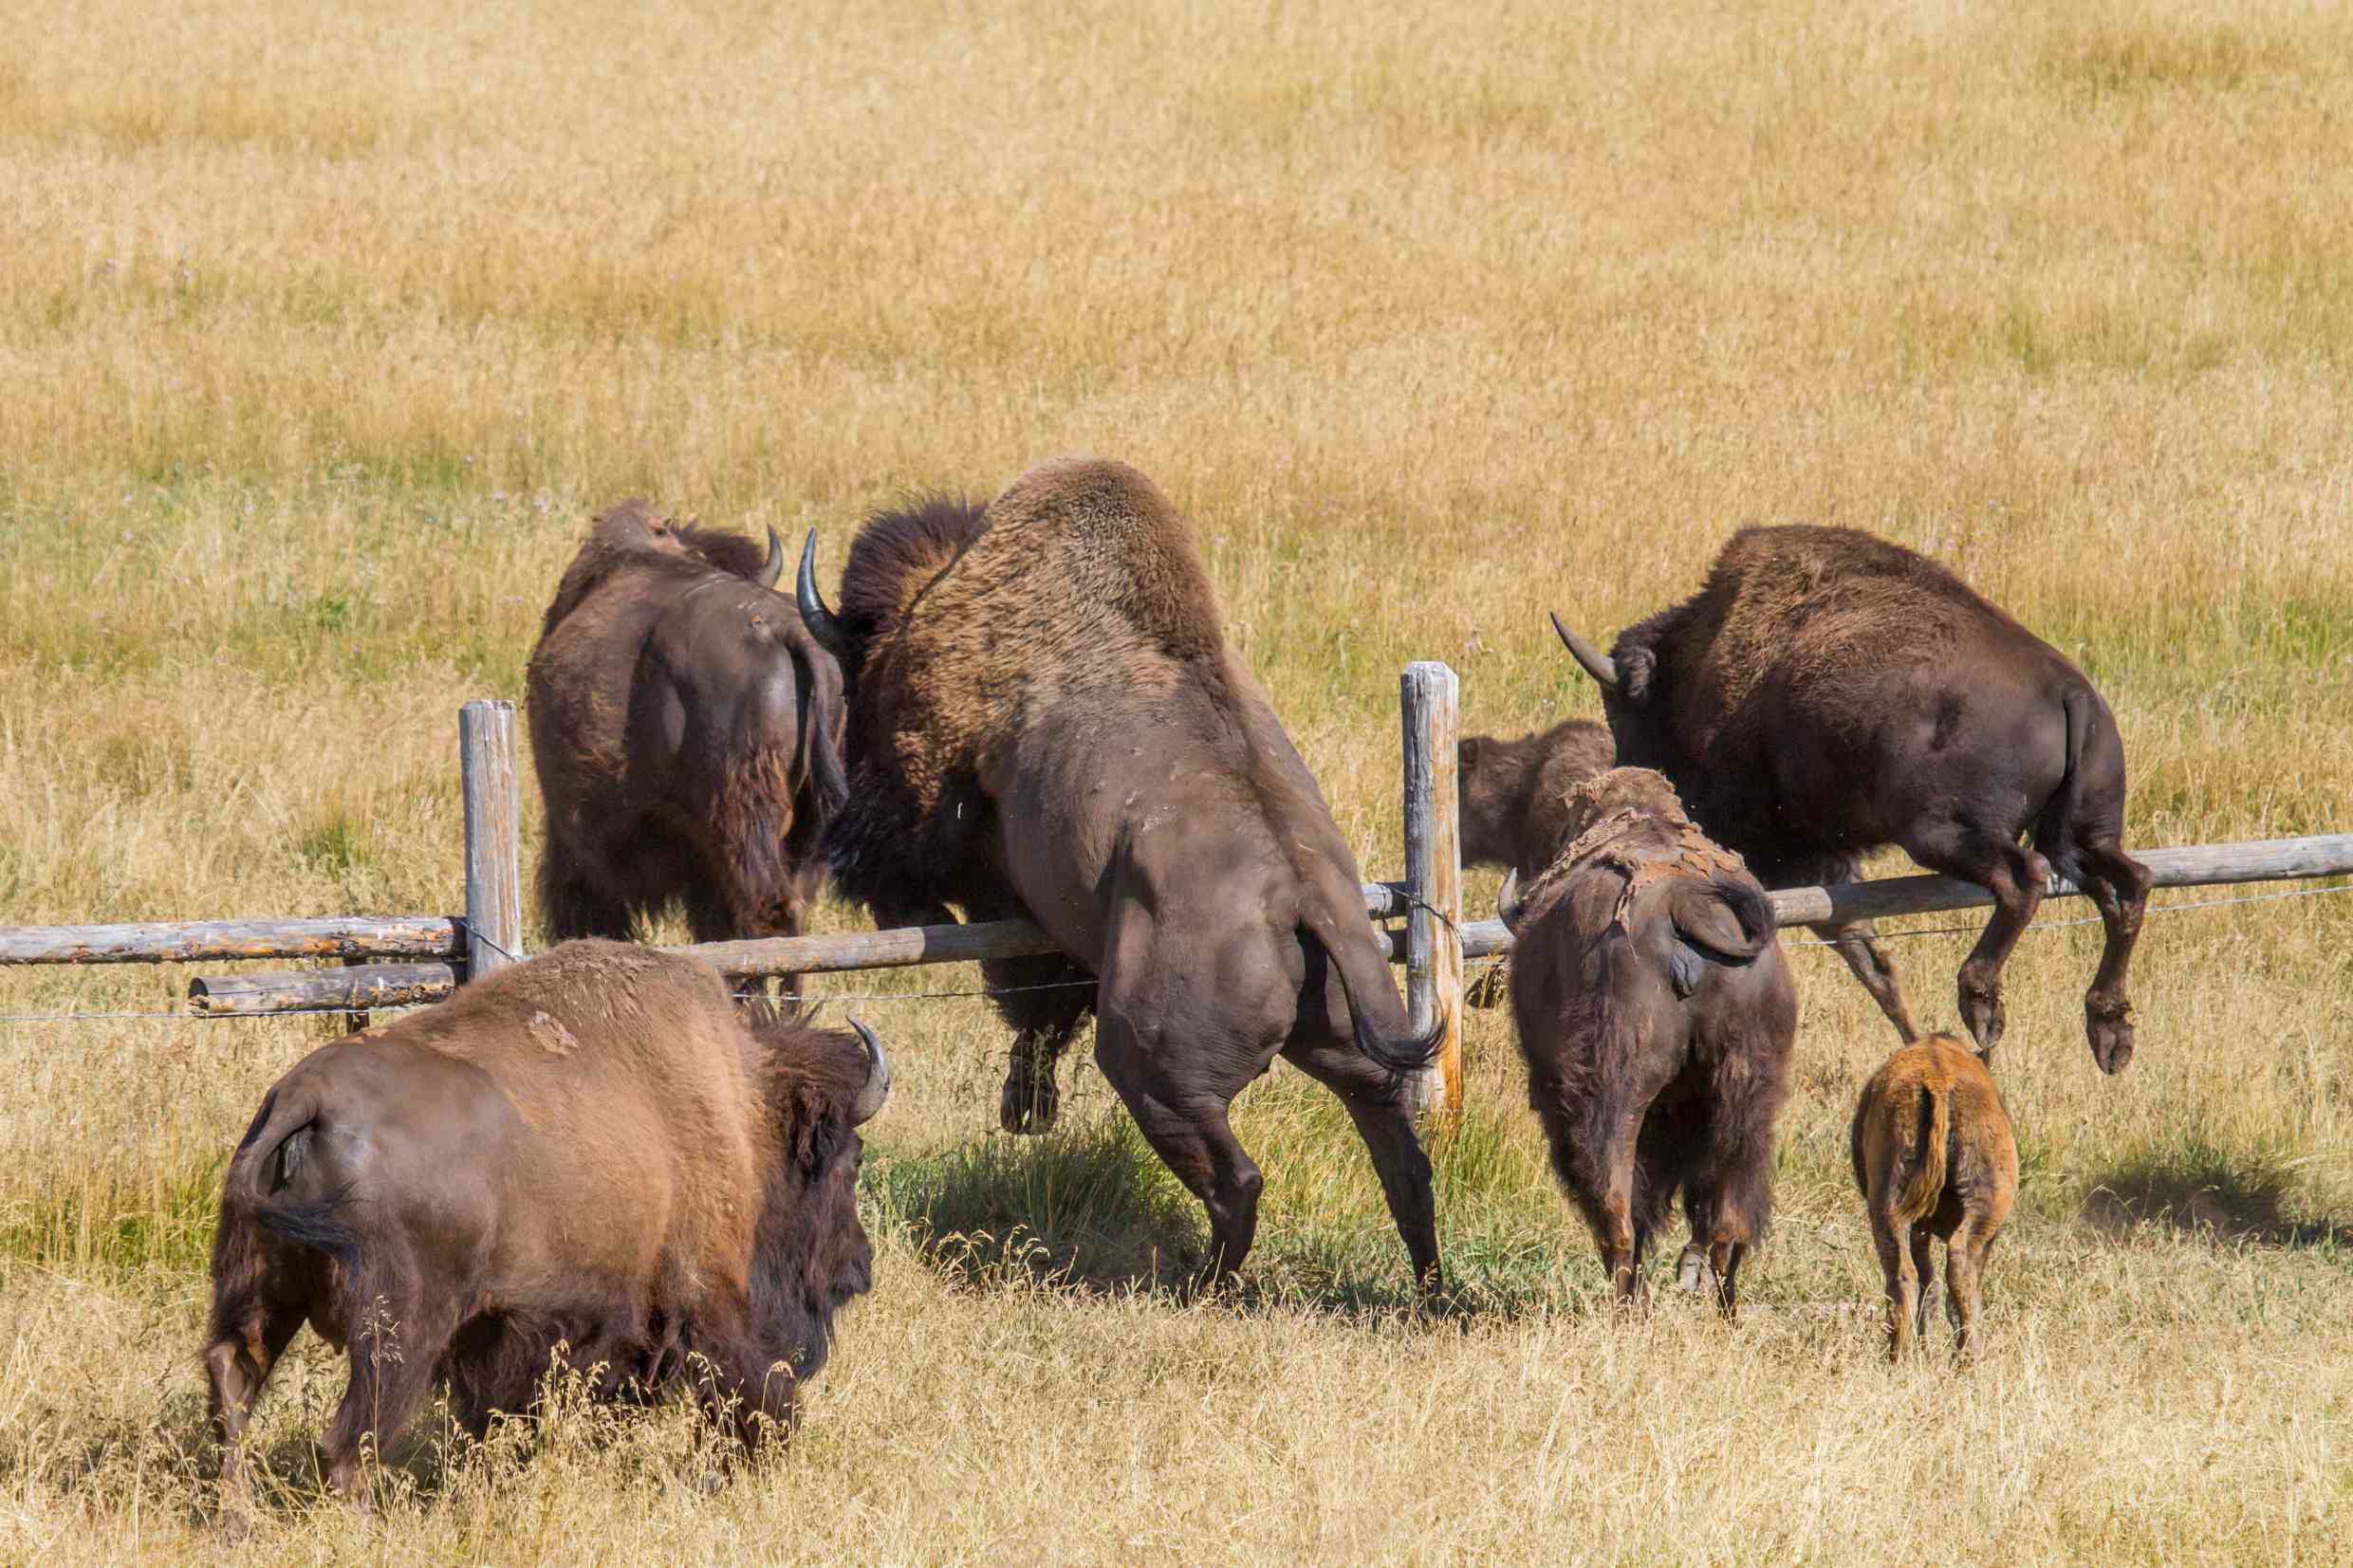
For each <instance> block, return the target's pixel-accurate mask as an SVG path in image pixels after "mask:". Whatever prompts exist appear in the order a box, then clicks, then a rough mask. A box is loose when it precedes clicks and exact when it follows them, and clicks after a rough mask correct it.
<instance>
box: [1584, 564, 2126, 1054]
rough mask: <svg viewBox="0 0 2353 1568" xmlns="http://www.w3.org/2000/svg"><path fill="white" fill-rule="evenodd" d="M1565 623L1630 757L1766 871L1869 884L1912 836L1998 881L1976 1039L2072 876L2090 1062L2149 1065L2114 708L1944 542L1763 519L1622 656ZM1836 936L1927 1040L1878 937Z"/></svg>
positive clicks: (1910, 848) (1883, 999) (1901, 1024)
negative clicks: (2096, 962) (2082, 914)
mask: <svg viewBox="0 0 2353 1568" xmlns="http://www.w3.org/2000/svg"><path fill="white" fill-rule="evenodd" d="M1553 625H1554V627H1555V628H1556V629H1558V630H1559V632H1560V634H1561V638H1562V640H1563V641H1564V642H1566V644H1567V645H1568V649H1569V652H1570V653H1571V654H1572V655H1575V656H1576V658H1577V661H1578V662H1579V663H1580V664H1582V665H1584V668H1585V670H1586V672H1587V673H1589V674H1591V675H1592V676H1593V678H1594V679H1595V680H1596V681H1598V682H1600V683H1601V687H1602V701H1603V707H1604V708H1605V709H1606V710H1608V713H1609V726H1610V729H1611V732H1612V733H1613V734H1615V735H1616V737H1617V740H1618V761H1619V762H1620V763H1621V764H1624V765H1627V766H1640V767H1653V768H1657V769H1658V771H1659V772H1661V773H1664V774H1665V775H1666V776H1667V777H1668V778H1670V779H1672V780H1673V781H1675V784H1676V787H1677V788H1678V789H1679V790H1681V791H1682V792H1683V798H1684V800H1685V801H1686V802H1689V804H1690V806H1691V812H1692V816H1693V817H1694V818H1695V819H1696V820H1697V821H1698V822H1699V824H1700V826H1701V827H1703V828H1705V829H1706V830H1707V831H1708V833H1709V834H1710V835H1711V836H1712V837H1714V839H1717V841H1719V842H1721V843H1723V844H1724V845H1726V846H1727V847H1729V848H1731V849H1733V850H1736V851H1738V852H1739V853H1740V854H1741V855H1743V856H1745V857H1747V858H1748V861H1749V865H1750V867H1751V869H1752V870H1753V871H1754V872H1755V873H1756V874H1757V876H1759V877H1761V878H1762V879H1763V880H1764V882H1765V884H1766V885H1767V886H1768V887H1792V886H1801V885H1804V884H1806V883H1811V882H1818V881H1843V880H1851V879H1852V878H1853V877H1854V876H1857V875H1859V874H1860V867H1861V858H1862V855H1863V854H1864V853H1865V852H1866V851H1869V850H1871V849H1874V848H1877V847H1878V846H1880V845H1882V844H1889V843H1894V844H1900V845H1902V846H1903V849H1904V852H1905V853H1906V854H1908V855H1910V856H1911V857H1912V858H1913V859H1915V860H1917V861H1918V862H1919V863H1920V864H1921V865H1924V866H1927V867H1929V868H1931V869H1932V870H1936V871H1940V872H1944V873H1946V874H1947V875H1949V876H1959V877H1964V878H1966V879H1968V880H1970V881H1973V882H1976V883H1978V884H1980V885H1981V886H1983V887H1985V888H1986V889H1987V890H1988V891H1990V892H1991V893H1992V895H1993V901H1994V906H1995V913H1994V915H1993V918H1992V921H1991V922H1990V923H1989V924H1988V925H1987V926H1986V929H1985V932H1984V934H1983V935H1982V936H1981V937H1980V938H1979V939H1978V941H1977V945H1976V947H1975V948H1974V949H1973V950H1971V952H1970V955H1969V958H1968V960H1967V961H1966V962H1965V963H1963V964H1962V966H1961V973H1960V985H1959V992H1960V1010H1961V1018H1962V1020H1963V1022H1964V1023H1966V1024H1968V1026H1969V1030H1970V1033H1971V1034H1973V1035H1974V1036H1975V1037H1976V1041H1977V1046H1978V1049H1979V1050H1980V1051H1984V1052H1988V1053H1991V1052H1992V1049H1993V1047H1994V1045H1995V1043H1996V1042H1999V1041H2000V1040H2001V1038H2002V1026H2003V1009H2002V989H2001V987H2002V966H2003V965H2004V963H2006V962H2007V961H2008V959H2009V957H2010V949H2011V948H2012V947H2013V946H2015V945H2016V943H2017V940H2018V933H2019V932H2022V931H2024V930H2025V929H2026V928H2027V926H2028V924H2029V922H2031V921H2032V920H2033V918H2034V913H2035V911H2036V910H2037V909H2038V908H2040V907H2041V904H2042V901H2043V895H2044V892H2045V890H2046V888H2047V885H2048V883H2049V880H2050V875H2051V871H2052V869H2053V868H2054V867H2056V868H2057V870H2058V871H2060V872H2061V873H2063V874H2064V875H2066V876H2069V877H2071V878H2073V879H2074V880H2075V881H2077V882H2078V883H2080V884H2081V885H2082V886H2083V888H2084V891H2085V892H2086V893H2088V894H2090V895H2091V896H2092V899H2093V901H2094V902H2095V903H2097V904H2098V905H2099V908H2100V913H2101V917H2102V919H2103V920H2104V921H2105V923H2106V926H2107V945H2106V949H2105V950H2104V951H2103V953H2102V954H2101V958H2100V971H2099V973H2098V974H2097V975H2096V976H2094V977H2093V980H2092V984H2091V989H2090V991H2089V992H2088V993H2087V994H2086V995H2085V997H2084V1024H2085V1031H2086V1033H2087V1034H2088V1036H2089V1038H2090V1041H2091V1051H2092V1057H2093V1060H2094V1061H2097V1062H2098V1063H2099V1064H2100V1066H2101V1068H2102V1070H2103V1071H2105V1072H2110V1073H2113V1072H2117V1071H2120V1070H2121V1068H2122V1067H2123V1066H2124V1064H2125V1062H2126V1061H2130V1060H2131V1058H2132V1049H2133V1030H2132V1009H2131V1005H2130V1004H2129V1002H2128V1001H2127V999H2126V997H2125V994H2124V971H2125V967H2126V966H2127V965H2128V964H2129V963H2130V962H2131V959H2132V950H2133V944H2134V942H2135V941H2136V940H2137V939H2138V938H2139V936H2140V918H2141V913H2142V910H2143V908H2144V906H2145V905H2146V902H2147V899H2148V892H2149V883H2150V876H2149V872H2148V869H2147V868H2146V867H2145V866H2143V865H2141V864H2140V862H2139V861H2138V860H2135V859H2133V858H2131V857H2130V856H2128V855H2126V854H2125V853H2124V851H2123V849H2122V848H2121V837H2122V833H2123V821H2124V747H2123V743H2122V742H2121V740H2120V739H2119V737H2118V735H2117V731H2116V721H2115V719H2114V717H2113V716H2111V715H2110V713H2109V712H2108V706H2107V704H2106V703H2104V702H2103V701H2102V700H2101V698H2100V693H2099V692H2095V691H2094V690H2092V686H2091V683H2090V682H2089V681H2087V680H2085V679H2084V676H2083V674H2082V673H2081V672H2079V671H2078V670H2077V669H2076V668H2075V666H2074V665H2072V664H2070V663H2068V662H2067V661H2066V659H2065V658H2064V657H2062V656H2061V655H2059V653H2058V651H2057V650H2056V649H2054V648H2052V647H2051V646H2050V645H2049V644H2047V643H2046V642H2044V641H2042V640H2041V639H2040V638H2038V637H2036V636H2034V635H2033V634H2032V633H2031V632H2029V631H2028V630H2027V629H2026V628H2025V627H2023V626H2021V625H2019V624H2018V623H2017V622H2016V621H2015V620H2012V619H2011V618H2010V617H2009V616H2007V615H2005V614H2003V613H2002V612H2001V611H2000V610H1998V609H1996V608H1995V607H1994V606H1993V605H1992V604H1990V603H1988V602H1987V601H1986V600H1983V599H1981V598H1979V597H1978V596H1977V595H1976V594H1975V593H1973V592H1972V591H1971V590H1970V588H1969V586H1968V585H1967V584H1966V583H1964V582H1962V581H1960V579H1958V578H1956V577H1955V576H1954V575H1953V574H1952V573H1951V572H1948V571H1946V570H1945V569H1944V568H1943V567H1942V566H1939V565H1938V564H1936V563H1935V562H1933V561H1931V560H1929V559H1928V558H1927V557H1925V556H1922V555H1918V554H1916V553H1915V552H1913V551H1911V550H1907V549H1904V548H1903V547H1901V546H1900V545H1897V544H1888V543H1887V542H1886V541H1884V540H1881V539H1876V538H1873V537H1872V536H1871V535H1870V534H1867V533H1863V532H1862V531H1860V530H1858V529H1853V528H1818V527H1780V528H1743V529H1742V530H1741V531H1740V532H1738V533H1737V534H1734V535H1733V536H1732V541H1731V543H1730V544H1726V545H1725V546H1724V549H1723V553H1722V554H1720V555H1718V556H1717V557H1716V560H1715V565H1714V568H1713V569H1712V570H1711V571H1710V572H1709V574H1708V581H1707V584H1706V586H1704V587H1703V588H1701V589H1700V591H1699V593H1698V594H1697V595H1696V596H1695V597H1694V598H1693V599H1691V600H1687V601H1685V602H1684V603H1681V604H1678V605H1677V606H1675V607H1674V608H1673V609H1669V610H1662V611H1660V612H1659V613H1658V615H1655V616H1653V617H1651V618H1649V619H1648V620H1645V621H1643V622H1641V623H1640V625H1637V626H1633V627H1630V628H1628V629H1627V630H1626V631H1624V632H1622V633H1621V634H1619V637H1618V642H1617V646H1616V649H1615V651H1614V652H1613V654H1612V655H1611V656H1609V657H1606V658H1604V657H1603V656H1602V655H1600V654H1598V653H1596V652H1595V651H1594V650H1593V649H1592V648H1591V647H1589V646H1587V645H1586V644H1585V643H1584V642H1583V641H1582V640H1581V639H1580V638H1578V637H1577V636H1574V635H1573V634H1572V633H1570V632H1569V631H1568V629H1567V628H1566V627H1565V626H1562V625H1561V622H1560V618H1558V617H1557V616H1556V617H1555V618H1553ZM2029 829H2031V830H2032V831H2033V836H2034V846H2035V847H2034V848H2032V849H2028V848H2027V847H2025V846H2024V845H2023V844H2022V843H2021V842H2020V839H2021V838H2022V836H2023V835H2025V834H2026V833H2027V831H2028V830H2029ZM1833 934H1834V936H1836V937H1837V938H1838V939H1839V950H1840V952H1841V953H1842V955H1843V956H1844V958H1845V959H1846V961H1847V963H1848V964H1849V965H1850V966H1851V967H1852V968H1854V970H1855V973H1856V974H1857V976H1858V977H1859V978H1861V979H1862V982H1863V984H1864V985H1865V986H1866V987H1870V989H1871V991H1872V994H1873V996H1874V997H1876V998H1877V1000H1878V1001H1879V1004H1880V1005H1881V1008H1882V1009H1883V1010H1884V1011H1885V1012H1886V1014H1887V1016H1888V1018H1889V1019H1890V1020H1891V1021H1892V1022H1893V1023H1894V1024H1895V1025H1896V1027H1897V1030H1898V1032H1899V1033H1900V1034H1901V1035H1902V1036H1903V1038H1904V1039H1905V1040H1907V1041H1909V1040H1914V1039H1917V1038H1918V1033H1919V1031H1918V1026H1917V1025H1916V1024H1914V1023H1913V1021H1912V1016H1911V1013H1910V1010H1909V1009H1908V1008H1907V1007H1906V1006H1905V1005H1904V1001H1903V994H1902V991H1901V989H1900V987H1899V985H1898V984H1897V980H1896V973H1895V968H1894V966H1893V965H1891V964H1890V963H1889V962H1888V960H1887V957H1886V954H1885V953H1884V952H1883V951H1882V950H1881V948H1880V945H1879V942H1878V938H1877V933H1876V932H1873V931H1872V930H1871V929H1870V927H1869V926H1868V925H1866V924H1862V923H1857V924H1856V925H1854V926H1851V927H1849V928H1847V929H1845V930H1844V931H1843V932H1834V933H1833Z"/></svg>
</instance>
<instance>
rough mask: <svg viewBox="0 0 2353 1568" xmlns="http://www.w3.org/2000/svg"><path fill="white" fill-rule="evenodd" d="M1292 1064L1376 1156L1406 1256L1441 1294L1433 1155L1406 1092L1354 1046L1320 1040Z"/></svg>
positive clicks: (1296, 1051)
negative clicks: (1338, 1107) (1331, 1098)
mask: <svg viewBox="0 0 2353 1568" xmlns="http://www.w3.org/2000/svg"><path fill="white" fill-rule="evenodd" d="M1284 1055H1285V1056H1287V1057H1288V1058H1289V1060H1290V1061H1291V1062H1292V1064H1293V1065H1295V1066H1297V1067H1298V1068H1299V1070H1300V1071H1301V1072H1303V1073H1306V1075H1307V1076H1308V1077H1309V1078H1312V1079H1315V1080H1316V1081H1317V1082H1319V1083H1321V1084H1323V1085H1324V1086H1325V1088H1327V1089H1329V1090H1330V1091H1331V1092H1332V1093H1333V1094H1335V1095H1338V1096H1339V1097H1340V1102H1341V1103H1342V1104H1343V1105H1344V1106H1346V1107H1347V1108H1348V1116H1349V1118H1350V1119H1351V1120H1353V1121H1354V1122H1355V1123H1356V1131H1357V1135H1358V1136H1359V1137H1361V1138H1362V1139H1363V1140H1364V1149H1365V1153H1369V1154H1371V1155H1372V1157H1373V1170H1374V1171H1375V1172H1376V1173H1377V1174H1379V1176H1380V1194H1381V1196H1382V1197H1384V1198H1386V1199H1387V1200H1388V1203H1389V1215H1390V1218H1392V1219H1394V1220H1395V1221H1396V1222H1397V1227H1398V1234H1399V1236H1400V1237H1401V1238H1403V1240H1404V1242H1405V1255H1406V1257H1407V1258H1408V1259H1410V1260H1411V1261H1412V1263H1413V1265H1414V1282H1416V1283H1417V1284H1418V1285H1419V1286H1420V1287H1421V1288H1422V1290H1423V1291H1424V1292H1425V1293H1427V1294H1429V1295H1436V1294H1437V1292H1438V1290H1439V1287H1440V1284H1441V1281H1440V1279H1439V1273H1438V1223H1437V1205H1436V1200H1435V1199H1434V1198H1433V1197H1432V1196H1431V1190H1430V1156H1429V1153H1427V1152H1426V1151H1424V1150H1423V1148H1422V1147H1421V1139H1420V1138H1419V1137H1417V1135H1416V1134H1415V1133H1414V1118H1413V1116H1411V1115H1409V1114H1408V1113H1407V1111H1406V1109H1405V1088H1404V1085H1403V1084H1402V1083H1400V1082H1399V1080H1398V1079H1397V1078H1396V1077H1395V1076H1393V1075H1392V1074H1390V1073H1388V1072H1386V1071H1385V1070H1383V1069H1382V1068H1380V1067H1379V1066H1377V1065H1375V1064H1374V1063H1373V1062H1370V1061H1366V1060H1365V1059H1364V1053H1363V1052H1362V1051H1360V1050H1358V1049H1357V1048H1356V1045H1355V1042H1348V1043H1347V1044H1344V1045H1343V1044H1340V1043H1339V1042H1330V1041H1323V1040H1319V1041H1317V1042H1314V1043H1312V1044H1306V1045H1301V1046H1297V1047H1294V1048H1292V1049H1288V1050H1287V1051H1285V1053H1284Z"/></svg>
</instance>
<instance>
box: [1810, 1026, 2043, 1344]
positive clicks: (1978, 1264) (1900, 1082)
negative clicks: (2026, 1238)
mask: <svg viewBox="0 0 2353 1568" xmlns="http://www.w3.org/2000/svg"><path fill="white" fill-rule="evenodd" d="M1850 1143H1851V1145H1852V1150H1853V1153H1854V1159H1855V1185H1856V1186H1857V1187H1859V1188H1861V1189H1862V1202H1863V1208H1864V1209H1865V1210H1866V1211H1867V1212H1868V1213H1869V1214H1870V1216H1871V1240H1872V1242H1873V1243H1874V1244H1875V1245H1877V1246H1878V1248H1879V1255H1880V1272H1881V1274H1882V1275H1883V1276H1885V1278H1886V1281H1887V1354H1888V1356H1890V1357H1891V1358H1896V1359H1900V1358H1901V1357H1902V1356H1903V1353H1904V1352H1905V1351H1906V1350H1909V1349H1910V1348H1911V1346H1912V1341H1913V1338H1914V1337H1915V1336H1916V1335H1924V1334H1926V1333H1927V1332H1928V1293H1929V1291H1930V1290H1931V1289H1933V1288H1934V1287H1935V1285H1936V1267H1935V1265H1934V1264H1932V1263H1931V1262H1930V1261H1929V1251H1928V1248H1929V1243H1930V1241H1931V1240H1932V1239H1935V1240H1938V1241H1942V1242H1943V1243H1944V1244H1945V1276H1946V1278H1945V1298H1944V1310H1945V1316H1946V1317H1947V1318H1949V1319H1952V1320H1953V1333H1954V1350H1955V1354H1964V1353H1966V1352H1967V1351H1968V1349H1969V1340H1970V1335H1971V1333H1972V1331H1973V1329H1974V1328H1975V1327H1976V1323H1977V1307H1978V1301H1979V1283H1980V1281H1981V1280H1982V1279H1983V1277H1984V1274H1985V1261H1986V1253H1987V1252H1988V1251H1989V1250H1990V1249H1991V1248H1992V1245H1993V1238H1994V1237H1996V1236H1998V1235H2000V1234H2001V1231H2002V1225H2003V1222H2005V1221H2006V1220H2008V1219H2009V1218H2010V1205H2011V1204H2013V1203H2015V1202H2016V1201H2017V1198H2018V1142H2017V1139H2016V1138H2015V1137H2014V1136H2013V1135H2012V1134H2011V1133H2010V1113H2009V1112H2008V1111H2006V1110H2004V1109H2003V1107H2002V1096H2001V1092H2000V1091H1999V1090H1997V1089H1996V1088H1994V1086H1993V1075H1992V1074H1991V1073H1989V1072H1987V1071H1986V1069H1985V1064H1984V1063H1983V1062H1981V1061H1978V1060H1977V1058H1976V1057H1975V1056H1973V1055H1972V1054H1971V1053H1970V1051H1969V1050H1968V1049H1967V1048H1966V1047H1965V1046H1963V1045H1962V1043H1961V1042H1959V1041H1957V1040H1955V1039H1954V1038H1953V1037H1952V1036H1951V1035H1931V1036H1929V1037H1928V1038H1927V1039H1926V1040H1924V1041H1921V1042H1919V1043H1918V1044H1917V1045H1907V1046H1905V1047H1903V1048H1902V1049H1901V1050H1899V1051H1898V1052H1896V1053H1895V1054H1894V1055H1893V1056H1890V1057H1889V1058H1888V1059H1887V1061H1886V1062H1885V1063H1884V1064H1883V1065H1882V1066H1881V1068H1880V1070H1879V1071H1878V1072H1876V1073H1874V1074H1872V1075H1871V1081H1870V1082H1868V1083H1866V1084H1864V1085H1863V1089H1862V1100H1861V1102H1860V1103H1858V1104H1857V1105H1856V1107H1855V1125H1854V1129H1853V1132H1852V1134H1851V1136H1850Z"/></svg>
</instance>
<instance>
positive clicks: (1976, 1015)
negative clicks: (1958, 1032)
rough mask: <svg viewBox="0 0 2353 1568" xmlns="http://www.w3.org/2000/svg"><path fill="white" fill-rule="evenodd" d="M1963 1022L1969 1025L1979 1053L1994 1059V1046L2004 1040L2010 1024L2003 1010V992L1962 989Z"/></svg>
mask: <svg viewBox="0 0 2353 1568" xmlns="http://www.w3.org/2000/svg"><path fill="white" fill-rule="evenodd" d="M1961 1022H1962V1023H1963V1024H1967V1025H1968V1026H1969V1035H1970V1038H1971V1039H1972V1040H1974V1041H1975V1042H1977V1055H1978V1056H1979V1057H1981V1058H1984V1059H1986V1060H1989V1061H1990V1060H1992V1056H1993V1047H1994V1046H1996V1045H1999V1044H2000V1043H2001V1042H2002V1030H2003V1028H2004V1027H2005V1026H2007V1024H2009V1017H2008V1015H2007V1014H2006V1013H2005V1012H2004V1011H2003V1008H2002V998H2001V994H2000V993H1999V992H1997V991H1973V990H1970V989H1968V988H1967V987H1963V989H1962V991H1961Z"/></svg>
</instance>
